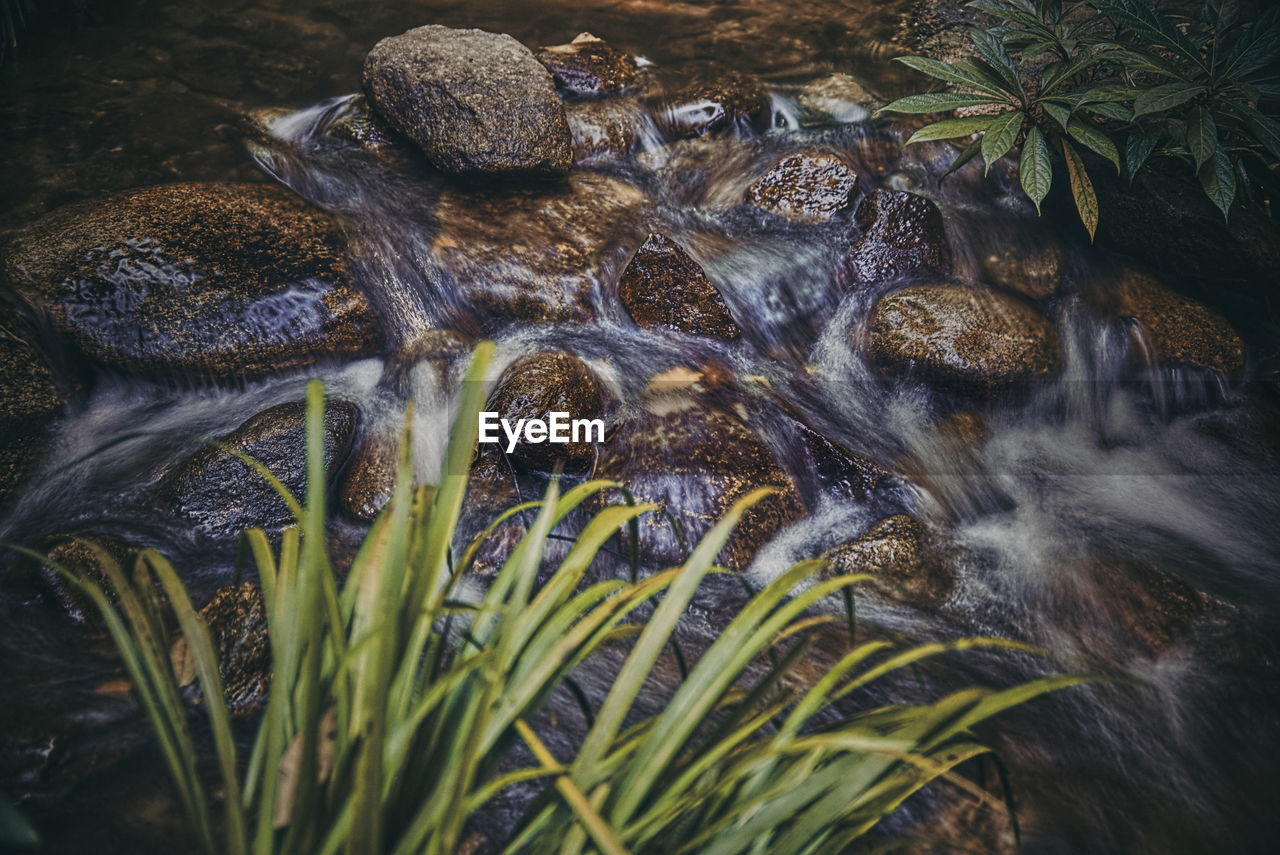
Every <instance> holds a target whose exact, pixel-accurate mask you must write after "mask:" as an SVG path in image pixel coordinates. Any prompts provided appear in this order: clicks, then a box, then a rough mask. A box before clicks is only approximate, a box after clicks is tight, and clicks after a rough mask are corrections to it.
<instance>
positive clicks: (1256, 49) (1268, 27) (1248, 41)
mask: <svg viewBox="0 0 1280 855" xmlns="http://www.w3.org/2000/svg"><path fill="white" fill-rule="evenodd" d="M1277 57H1280V6H1272V7H1271V8H1270V9H1268V10H1267V11H1266V12H1264V13H1263V14H1262V15H1261V16H1259V18H1258V20H1256V21H1254V22H1253V24H1252V25H1251V26H1250V27H1249V29H1248V30H1246V31H1245V32H1244V35H1242V36H1241V37H1240V39H1239V40H1238V41H1237V42H1236V44H1235V47H1234V48H1233V49H1232V51H1231V53H1230V55H1228V56H1227V59H1226V62H1225V66H1226V67H1225V68H1224V69H1223V71H1222V76H1223V77H1232V76H1234V77H1247V76H1248V75H1249V74H1251V73H1252V72H1254V71H1257V70H1258V69H1260V68H1265V67H1267V66H1269V65H1271V64H1272V63H1274V62H1275V61H1276V59H1277Z"/></svg>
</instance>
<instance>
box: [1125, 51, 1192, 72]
mask: <svg viewBox="0 0 1280 855" xmlns="http://www.w3.org/2000/svg"><path fill="white" fill-rule="evenodd" d="M1108 56H1109V57H1110V58H1111V59H1113V60H1115V61H1116V62H1119V63H1120V64H1121V65H1122V66H1124V67H1125V68H1126V69H1128V70H1129V71H1142V72H1145V73H1147V74H1156V75H1159V76H1161V77H1172V78H1174V79H1175V80H1185V79H1186V76H1185V75H1183V73H1182V71H1181V70H1179V69H1178V68H1177V67H1176V66H1174V65H1171V64H1170V63H1169V62H1168V61H1167V60H1166V59H1165V58H1164V57H1161V56H1156V55H1154V54H1150V53H1146V52H1145V51H1138V50H1126V49H1120V50H1113V51H1111V52H1110V53H1109V54H1108Z"/></svg>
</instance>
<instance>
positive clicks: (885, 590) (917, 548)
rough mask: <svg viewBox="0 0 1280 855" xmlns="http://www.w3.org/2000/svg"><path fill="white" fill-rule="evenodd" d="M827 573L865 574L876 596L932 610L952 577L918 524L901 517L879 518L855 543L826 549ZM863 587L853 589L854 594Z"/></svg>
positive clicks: (952, 581) (951, 583)
mask: <svg viewBox="0 0 1280 855" xmlns="http://www.w3.org/2000/svg"><path fill="white" fill-rule="evenodd" d="M822 557H823V558H824V559H826V561H827V562H828V564H829V566H830V569H831V572H833V573H838V574H841V575H848V574H861V573H870V574H872V575H874V576H875V577H876V579H875V581H873V582H870V583H868V585H867V587H869V588H870V589H871V590H873V591H875V592H876V593H877V594H880V595H881V596H884V597H887V598H888V599H890V600H894V601H896V602H900V603H905V604H906V605H910V606H916V607H918V608H936V607H938V606H940V605H942V603H943V602H945V601H946V599H947V597H948V596H949V595H950V593H951V589H952V587H953V586H954V585H955V577H954V576H953V575H952V573H951V570H950V568H949V567H947V565H946V563H945V562H944V561H942V560H941V557H940V556H939V555H938V554H937V552H936V551H935V550H934V548H933V546H932V544H931V543H930V542H929V533H928V531H926V529H925V527H924V524H923V523H921V522H920V521H919V520H916V519H913V518H911V517H909V516H906V515H905V514H896V515H894V516H891V517H888V518H887V519H883V520H881V521H880V522H878V523H876V524H875V525H873V526H872V527H871V528H869V529H868V530H867V531H866V532H865V533H864V534H862V535H861V536H860V537H858V538H857V539H856V540H852V541H849V542H848V543H845V544H842V545H840V546H837V547H835V548H834V549H829V550H827V552H826V553H825V554H824V555H823V556H822ZM859 590H866V589H865V588H861V589H860V588H855V589H854V593H855V594H856V593H857V592H858V591H859Z"/></svg>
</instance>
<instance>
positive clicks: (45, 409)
mask: <svg viewBox="0 0 1280 855" xmlns="http://www.w3.org/2000/svg"><path fill="white" fill-rule="evenodd" d="M20 333H22V334H26V335H29V334H30V332H29V331H28V330H26V329H25V328H23V327H20V326H19V325H18V322H17V318H15V317H11V316H9V315H8V314H7V313H6V314H0V502H2V501H4V499H5V498H7V497H8V496H9V495H10V494H11V493H12V492H13V491H14V490H15V489H17V487H18V486H19V485H20V484H21V483H22V482H23V481H24V480H26V477H27V476H28V475H29V474H31V471H32V470H33V469H34V468H35V466H36V465H37V464H38V463H39V462H40V458H41V457H43V456H44V449H45V446H46V445H47V444H48V439H47V433H46V429H47V428H48V426H49V424H50V423H51V422H53V421H54V420H55V419H56V418H57V417H58V415H59V414H60V413H61V412H62V408H63V406H64V404H65V402H64V401H63V398H62V393H61V392H60V391H59V390H58V387H57V385H56V384H55V382H54V377H53V372H52V371H51V370H50V369H49V365H48V363H46V362H45V359H44V356H43V355H42V354H41V353H40V351H39V350H37V349H36V348H35V347H33V346H32V345H31V344H29V343H28V342H27V340H26V339H25V338H20V337H19V334H20Z"/></svg>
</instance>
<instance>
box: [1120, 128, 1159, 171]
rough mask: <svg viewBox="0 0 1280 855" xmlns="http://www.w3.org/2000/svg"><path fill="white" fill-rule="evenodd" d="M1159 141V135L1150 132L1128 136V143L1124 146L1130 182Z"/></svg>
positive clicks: (1144, 131)
mask: <svg viewBox="0 0 1280 855" xmlns="http://www.w3.org/2000/svg"><path fill="white" fill-rule="evenodd" d="M1159 141H1160V135H1159V134H1158V133H1156V132H1155V131H1152V130H1142V131H1140V132H1139V133H1136V134H1130V135H1129V141H1128V143H1127V144H1126V145H1125V167H1126V168H1127V169H1128V170H1129V180H1130V181H1132V180H1133V179H1134V178H1135V177H1136V176H1137V174H1138V172H1139V170H1141V169H1142V165H1143V164H1144V163H1146V162H1147V158H1148V157H1150V156H1151V152H1152V151H1154V150H1155V147H1156V143H1158V142H1159Z"/></svg>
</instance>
